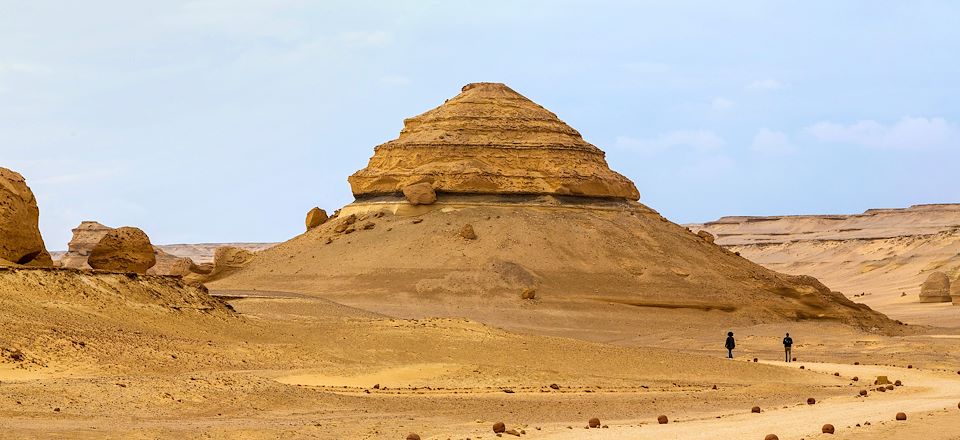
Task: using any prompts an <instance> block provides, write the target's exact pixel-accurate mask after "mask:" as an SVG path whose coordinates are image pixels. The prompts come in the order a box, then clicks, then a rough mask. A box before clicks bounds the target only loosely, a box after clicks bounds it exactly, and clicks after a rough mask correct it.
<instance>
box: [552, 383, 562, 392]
mask: <svg viewBox="0 0 960 440" xmlns="http://www.w3.org/2000/svg"><path fill="white" fill-rule="evenodd" d="M550 389H554V390H559V389H560V385H557V384H555V383H552V384H550Z"/></svg>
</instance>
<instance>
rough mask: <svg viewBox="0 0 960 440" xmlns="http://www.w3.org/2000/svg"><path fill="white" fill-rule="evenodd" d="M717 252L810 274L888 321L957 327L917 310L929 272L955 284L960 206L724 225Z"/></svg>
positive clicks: (942, 312)
mask: <svg viewBox="0 0 960 440" xmlns="http://www.w3.org/2000/svg"><path fill="white" fill-rule="evenodd" d="M689 226H690V227H691V228H692V229H694V230H697V229H706V230H707V231H709V232H711V233H713V234H714V235H715V236H716V237H717V244H720V245H722V246H724V247H725V248H727V249H729V250H731V251H734V252H739V253H740V254H741V255H743V256H744V257H746V258H748V259H750V260H752V261H754V262H757V263H760V264H762V265H763V266H765V267H768V268H770V269H774V270H777V271H780V272H785V273H790V274H809V275H812V276H815V277H817V278H818V279H820V280H821V281H823V282H824V283H825V284H827V285H828V286H830V287H831V288H832V289H836V290H839V291H842V292H844V293H846V294H847V295H848V296H850V297H855V298H856V299H857V300H858V301H863V302H865V303H866V304H869V305H870V306H871V307H873V308H876V309H878V310H880V311H882V312H884V313H887V314H889V315H891V316H892V317H894V318H897V319H901V320H904V321H907V322H912V323H921V324H929V325H956V324H955V322H956V318H955V315H953V314H952V313H953V311H952V310H951V309H949V308H948V309H942V308H937V307H934V306H932V305H924V306H923V307H916V306H915V304H916V303H917V295H918V294H919V293H920V286H921V283H923V281H924V280H926V279H927V277H929V276H930V274H931V273H932V272H943V273H945V274H947V276H948V277H950V278H951V279H956V278H957V277H958V276H960V204H934V205H916V206H911V207H909V208H904V209H871V210H868V211H865V212H864V213H862V214H852V215H795V216H770V217H755V216H736V217H723V218H721V219H719V220H716V221H712V222H709V223H705V224H702V225H689Z"/></svg>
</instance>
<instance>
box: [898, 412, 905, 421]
mask: <svg viewBox="0 0 960 440" xmlns="http://www.w3.org/2000/svg"><path fill="white" fill-rule="evenodd" d="M897 420H907V414H906V413H902V412H898V413H897Z"/></svg>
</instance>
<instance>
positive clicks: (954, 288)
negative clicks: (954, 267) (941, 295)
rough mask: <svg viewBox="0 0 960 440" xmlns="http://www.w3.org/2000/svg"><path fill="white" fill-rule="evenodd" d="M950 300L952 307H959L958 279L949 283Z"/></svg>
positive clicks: (959, 288) (959, 281)
mask: <svg viewBox="0 0 960 440" xmlns="http://www.w3.org/2000/svg"><path fill="white" fill-rule="evenodd" d="M950 298H952V299H953V305H960V277H958V278H957V279H955V280H953V282H952V283H950Z"/></svg>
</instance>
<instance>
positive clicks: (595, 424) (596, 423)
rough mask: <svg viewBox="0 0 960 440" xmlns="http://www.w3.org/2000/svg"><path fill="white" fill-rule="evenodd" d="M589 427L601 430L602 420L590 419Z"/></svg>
mask: <svg viewBox="0 0 960 440" xmlns="http://www.w3.org/2000/svg"><path fill="white" fill-rule="evenodd" d="M587 425H588V426H590V427H591V428H599V427H600V419H598V418H596V417H594V418H592V419H590V420H589V421H588V422H587Z"/></svg>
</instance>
